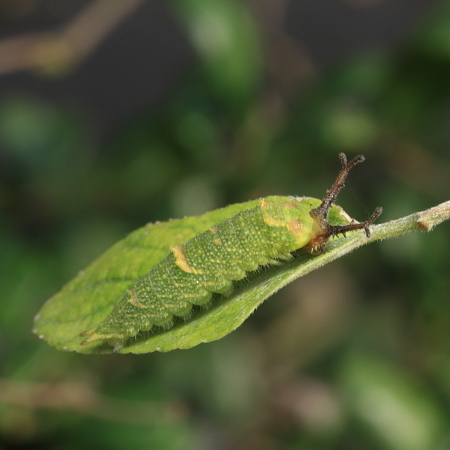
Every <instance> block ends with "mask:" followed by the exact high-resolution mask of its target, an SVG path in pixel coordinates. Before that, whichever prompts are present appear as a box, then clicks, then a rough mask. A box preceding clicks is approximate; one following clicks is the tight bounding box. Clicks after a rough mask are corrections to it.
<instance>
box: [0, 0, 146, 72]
mask: <svg viewBox="0 0 450 450" xmlns="http://www.w3.org/2000/svg"><path fill="white" fill-rule="evenodd" d="M144 1H145V0H127V1H124V0H97V1H94V2H93V3H91V4H90V5H89V6H87V7H86V8H85V9H84V10H83V11H81V12H80V13H79V14H78V15H77V16H75V17H74V18H73V19H72V21H71V22H69V23H68V24H67V25H66V26H65V27H63V28H61V29H59V30H54V31H43V32H34V33H29V34H26V35H22V36H16V37H10V38H5V39H3V40H2V41H0V75H4V74H8V73H12V72H17V71H21V70H32V69H34V70H40V71H43V72H46V73H58V74H59V73H61V72H64V71H67V69H68V68H71V67H73V66H74V65H75V64H79V63H80V62H81V61H82V60H83V59H85V58H87V57H88V56H89V55H90V54H92V53H93V52H94V50H95V49H96V48H97V47H98V46H99V45H100V43H101V42H102V41H104V40H105V39H106V38H107V37H108V35H109V34H111V33H112V32H113V31H114V29H115V28H116V27H117V26H118V25H119V24H120V23H121V22H123V21H124V20H125V18H126V17H127V16H129V15H130V14H131V13H132V12H133V11H135V10H136V9H137V8H138V7H139V6H140V5H141V4H142V3H143V2H144Z"/></svg>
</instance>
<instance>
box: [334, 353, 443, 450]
mask: <svg viewBox="0 0 450 450" xmlns="http://www.w3.org/2000/svg"><path fill="white" fill-rule="evenodd" d="M340 378H341V382H342V386H343V387H344V391H345V392H346V394H347V400H348V404H349V405H350V407H351V409H352V412H353V414H355V416H356V417H357V418H358V419H359V420H360V421H361V422H362V423H364V425H365V426H366V428H367V429H368V430H370V432H371V433H373V435H375V436H376V437H377V439H378V440H380V441H381V442H382V443H383V447H382V448H385V449H391V450H424V449H431V448H438V446H439V444H440V443H441V442H442V441H443V438H444V433H443V432H444V430H445V426H444V420H443V419H444V415H443V413H442V411H440V408H439V407H438V405H437V404H436V402H435V401H434V399H433V398H430V396H429V395H428V394H427V392H426V391H425V390H423V389H421V387H420V385H419V382H418V380H415V379H413V378H412V377H411V375H409V374H407V373H404V372H403V371H402V370H400V369H398V368H397V367H396V366H395V365H394V364H391V363H389V362H387V361H386V362H385V361H380V360H378V359H376V358H373V357H370V356H357V355H353V356H352V357H349V358H348V360H347V361H344V363H343V366H342V369H341V372H340Z"/></svg>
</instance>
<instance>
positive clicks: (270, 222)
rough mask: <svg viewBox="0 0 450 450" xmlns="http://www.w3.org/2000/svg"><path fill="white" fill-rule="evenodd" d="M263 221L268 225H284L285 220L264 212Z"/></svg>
mask: <svg viewBox="0 0 450 450" xmlns="http://www.w3.org/2000/svg"><path fill="white" fill-rule="evenodd" d="M263 218H264V223H265V224H266V225H269V227H285V226H286V222H284V221H283V220H279V219H275V217H272V216H271V215H270V214H264V216H263Z"/></svg>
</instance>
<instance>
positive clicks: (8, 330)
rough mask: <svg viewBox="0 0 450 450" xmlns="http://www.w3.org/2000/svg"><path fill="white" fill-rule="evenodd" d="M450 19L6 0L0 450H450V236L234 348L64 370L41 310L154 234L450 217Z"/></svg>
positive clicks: (406, 10)
mask: <svg viewBox="0 0 450 450" xmlns="http://www.w3.org/2000/svg"><path fill="white" fill-rule="evenodd" d="M449 125H450V2H449V1H448V0H446V1H438V0H436V1H431V0H415V1H411V0H323V1H317V0H277V1H270V0H248V1H238V0H214V1H205V0H203V1H202V0H170V1H164V0H151V1H150V0H148V1H143V0H128V1H126V2H124V1H122V0H91V1H87V0H65V1H64V2H62V1H57V0H3V1H2V2H1V4H0V449H2V450H3V449H28V448H30V449H31V448H32V449H40V448H42V449H58V450H69V449H70V450H72V449H79V448H83V449H85V450H88V449H103V448H105V449H106V448H107V449H113V450H114V449H123V448H133V449H196V450H201V449H208V450H209V449H219V450H222V449H223V450H227V449H235V450H239V449H259V450H272V449H305V450H328V449H345V450H349V449H350V450H352V449H355V450H356V449H358V450H378V449H380V450H386V449H387V450H433V449H436V450H446V449H450V419H449V417H450V302H449V297H450V295H449V294H450V276H449V268H450V252H449V248H450V239H449V235H450V228H449V224H448V223H447V224H443V225H441V226H439V227H437V228H436V229H435V230H433V232H432V233H430V234H426V233H419V232H417V233H415V234H412V235H410V236H405V237H402V238H398V239H396V240H390V241H386V242H382V243H376V244H374V245H372V246H368V247H365V248H363V249H360V250H359V251H357V252H356V253H353V254H351V255H349V256H347V257H346V258H344V259H342V260H339V261H338V262H335V263H334V264H331V265H329V266H327V267H325V268H324V269H322V270H319V271H317V272H315V273H313V274H310V275H308V276H307V277H305V278H304V279H300V280H298V281H297V282H295V283H293V284H292V285H290V286H289V287H288V288H285V289H284V290H283V291H281V292H279V293H278V294H277V295H276V296H274V297H272V298H271V299H269V300H268V301H267V302H266V303H265V304H264V305H263V306H262V307H261V308H259V310H258V311H257V312H256V314H254V315H253V316H252V317H251V318H250V319H249V320H248V321H247V322H246V323H245V324H244V325H243V326H242V327H240V328H239V329H238V330H237V331H235V332H234V333H232V334H231V335H229V336H228V337H226V338H224V339H222V340H220V341H217V342H214V343H210V344H205V345H200V346H198V347H195V348H193V349H191V350H184V351H173V352H171V353H168V354H147V355H141V356H135V355H107V356H105V355H93V356H86V355H78V354H72V353H64V352H59V351H57V350H55V349H53V348H51V347H49V346H48V345H47V344H46V343H44V342H41V341H39V340H38V339H37V338H36V337H35V336H34V335H33V334H32V332H31V330H32V328H33V316H34V315H35V314H36V313H37V311H38V310H39V308H40V306H41V305H42V304H43V302H44V301H45V300H46V299H47V298H48V297H49V296H51V295H52V294H53V293H55V292H56V291H57V290H58V289H60V287H61V286H62V285H63V284H64V283H65V282H67V281H69V280H70V279H71V278H72V277H73V276H74V275H75V274H76V273H77V272H78V271H79V270H80V269H82V268H83V267H84V266H86V265H87V264H88V263H89V262H91V261H92V260H93V259H94V258H95V257H97V256H98V255H100V254H101V253H102V252H103V251H104V250H105V249H107V248H108V247H109V246H110V245H111V244H113V243H114V242H116V241H117V240H119V239H121V238H122V237H123V236H125V235H126V234H127V233H129V232H131V231H132V230H134V229H135V228H138V227H140V226H142V225H143V224H145V223H147V222H149V221H155V220H167V219H169V218H171V217H182V216H184V215H195V214H198V213H201V212H204V211H207V210H211V209H214V208H218V207H221V206H224V205H226V204H229V203H233V202H240V201H245V200H248V199H252V198H256V197H259V196H266V195H272V194H281V195H310V196H314V197H322V196H323V194H324V192H325V189H326V188H328V187H329V186H330V184H331V182H332V181H333V180H334V178H335V176H336V173H337V171H338V169H339V161H338V158H337V154H338V153H339V152H341V151H343V152H345V153H346V154H347V155H348V156H349V157H351V156H354V155H356V154H360V153H362V154H364V155H365V156H366V157H367V162H366V163H365V164H364V165H362V166H358V168H357V169H355V171H354V172H353V173H352V176H351V179H350V180H349V182H348V183H347V189H346V190H345V192H343V193H342V195H341V196H340V198H339V203H340V204H341V205H342V206H344V208H345V209H346V210H347V211H348V212H349V213H350V214H351V215H352V216H354V217H356V218H358V219H363V218H365V217H367V216H368V214H370V213H371V212H372V211H373V210H374V208H375V207H377V206H383V207H384V213H383V216H382V218H381V219H382V220H383V221H386V220H389V219H393V218H397V217H400V216H402V215H406V214H409V213H412V212H415V211H419V210H422V209H426V208H428V207H431V206H434V205H436V204H438V203H440V202H443V201H446V200H448V199H449V197H450V151H449V150H450V147H449V142H450V126H449Z"/></svg>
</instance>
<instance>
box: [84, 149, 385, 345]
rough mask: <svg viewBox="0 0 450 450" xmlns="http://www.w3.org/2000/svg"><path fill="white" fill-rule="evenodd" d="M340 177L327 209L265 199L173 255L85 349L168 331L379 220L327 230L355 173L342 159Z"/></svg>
mask: <svg viewBox="0 0 450 450" xmlns="http://www.w3.org/2000/svg"><path fill="white" fill-rule="evenodd" d="M339 157H340V160H341V164H342V169H341V171H340V173H339V175H338V177H337V179H336V181H335V183H334V184H333V186H332V188H331V189H330V190H328V191H327V193H326V196H325V197H324V199H323V200H322V201H320V200H317V199H311V198H305V197H267V198H262V199H260V200H259V201H258V203H257V206H255V207H253V208H250V209H247V210H244V211H241V212H239V213H238V214H236V215H234V216H232V217H230V218H228V219H226V220H223V221H222V222H220V223H218V224H217V225H215V226H213V227H211V228H209V229H208V230H206V231H204V232H203V233H201V234H198V235H197V236H195V237H194V238H192V239H190V240H188V241H187V242H185V243H184V244H182V245H177V246H175V247H173V248H171V251H170V253H169V254H168V255H167V256H166V257H165V258H164V259H163V260H162V261H161V262H160V263H159V264H157V265H156V266H154V267H153V268H152V269H151V270H150V271H149V272H148V273H147V274H146V275H144V276H143V277H142V278H140V279H139V280H138V281H137V282H136V283H135V284H134V286H132V287H131V288H130V289H128V290H127V291H126V293H125V294H124V296H123V297H122V299H121V301H120V302H119V303H118V304H117V305H116V306H115V308H114V309H113V310H112V311H111V313H110V314H109V315H108V316H107V317H106V318H105V319H104V320H103V321H102V322H101V323H100V324H99V325H98V326H97V327H96V328H94V329H91V330H87V331H85V332H84V333H82V334H81V336H84V337H86V339H85V340H84V341H83V342H82V344H90V343H93V342H97V341H103V340H106V341H109V342H110V343H112V344H114V343H116V345H117V344H120V343H121V342H124V340H126V339H128V338H131V337H133V336H136V335H137V334H138V333H140V332H141V331H147V330H150V329H152V328H153V327H154V326H160V327H164V328H170V327H171V326H172V325H173V321H174V318H175V317H188V316H189V315H190V314H191V313H192V308H193V306H194V305H199V306H202V305H206V304H208V303H209V302H210V301H211V298H212V296H213V294H224V295H226V294H227V293H229V292H230V291H231V290H232V288H233V282H234V281H238V280H241V279H243V278H244V277H245V276H246V274H247V273H248V272H251V271H254V270H255V269H257V268H258V267H260V266H264V265H267V264H280V260H288V259H290V258H292V255H291V253H292V252H294V251H296V250H298V249H300V248H303V249H305V250H306V251H308V252H309V253H311V254H318V253H320V252H322V251H323V249H324V248H325V246H326V244H327V242H328V239H329V238H330V237H331V236H336V235H338V234H345V233H346V232H349V231H353V230H359V229H363V230H364V231H365V233H366V235H367V237H369V236H370V230H369V225H370V224H371V223H373V222H374V220H375V219H376V218H377V217H378V216H379V215H380V214H381V212H382V209H381V208H377V209H376V210H375V212H374V213H373V214H372V216H371V217H370V218H369V219H368V220H366V221H365V222H362V223H359V222H353V221H352V222H351V223H350V224H348V225H330V224H329V223H328V221H327V216H328V212H329V209H330V207H331V205H332V204H333V203H334V202H335V200H336V196H337V194H338V193H339V191H340V190H341V189H342V187H343V186H344V182H345V179H346V178H347V175H348V173H349V171H350V169H351V168H352V167H354V166H355V165H356V164H359V163H361V162H363V161H364V157H363V156H357V157H355V158H353V159H352V160H351V161H350V162H349V163H348V162H347V158H346V156H345V155H344V154H343V153H341V154H340V155H339Z"/></svg>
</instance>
